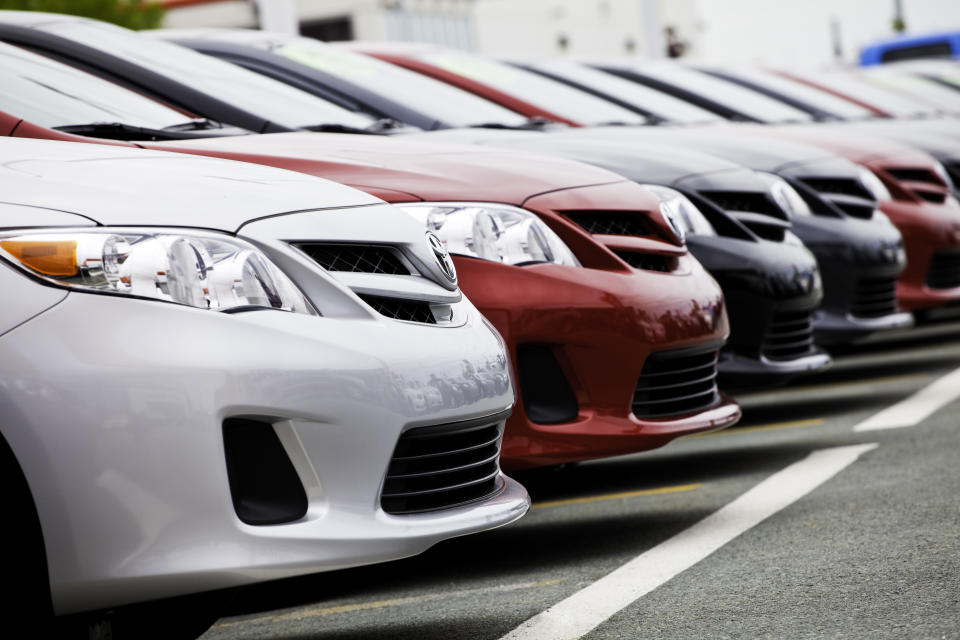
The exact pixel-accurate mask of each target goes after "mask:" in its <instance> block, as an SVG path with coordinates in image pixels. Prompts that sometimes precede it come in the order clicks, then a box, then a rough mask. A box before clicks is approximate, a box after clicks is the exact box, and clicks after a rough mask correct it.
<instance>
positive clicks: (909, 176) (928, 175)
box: [887, 169, 945, 186]
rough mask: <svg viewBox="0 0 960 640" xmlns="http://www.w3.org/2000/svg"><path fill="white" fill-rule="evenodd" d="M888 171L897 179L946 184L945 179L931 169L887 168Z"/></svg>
mask: <svg viewBox="0 0 960 640" xmlns="http://www.w3.org/2000/svg"><path fill="white" fill-rule="evenodd" d="M887 173H889V174H890V175H891V176H893V177H894V178H896V179H897V180H905V181H908V182H926V183H929V184H936V185H940V186H945V185H944V184H943V180H941V179H940V178H939V177H938V176H937V174H935V173H934V172H933V171H930V170H929V169H887Z"/></svg>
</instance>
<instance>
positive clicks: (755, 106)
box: [631, 63, 813, 123]
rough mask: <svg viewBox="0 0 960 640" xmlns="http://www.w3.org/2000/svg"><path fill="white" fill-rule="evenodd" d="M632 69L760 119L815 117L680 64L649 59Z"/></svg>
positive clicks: (807, 119)
mask: <svg viewBox="0 0 960 640" xmlns="http://www.w3.org/2000/svg"><path fill="white" fill-rule="evenodd" d="M631 70H634V71H636V72H637V73H639V74H641V75H644V76H647V77H649V78H653V79H654V80H658V81H660V82H663V83H666V84H669V85H672V86H674V87H677V88H679V89H685V90H686V91H690V92H693V93H695V94H697V95H700V96H703V97H705V98H708V99H710V100H712V101H714V102H717V103H719V104H721V105H723V106H725V107H729V108H731V109H734V110H736V111H739V112H740V113H742V114H744V115H746V116H749V117H750V118H753V119H754V120H758V121H760V122H767V123H778V122H810V121H812V120H813V118H812V117H811V116H810V114H808V113H805V112H803V111H800V110H799V109H795V108H793V107H791V106H788V105H786V104H784V103H782V102H780V101H779V100H774V99H773V98H768V97H767V96H765V95H763V94H761V93H759V92H757V91H754V90H752V89H747V88H745V87H741V86H740V85H737V84H734V83H733V82H729V81H727V80H721V79H720V78H715V77H713V76H709V75H707V74H705V73H701V72H699V71H695V70H694V69H689V68H687V67H684V66H682V65H679V64H671V63H667V64H660V63H650V64H643V65H641V66H639V67H637V68H636V69H631Z"/></svg>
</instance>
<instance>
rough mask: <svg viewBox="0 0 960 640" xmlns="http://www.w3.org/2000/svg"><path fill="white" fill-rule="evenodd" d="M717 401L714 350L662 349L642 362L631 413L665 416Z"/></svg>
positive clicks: (715, 354)
mask: <svg viewBox="0 0 960 640" xmlns="http://www.w3.org/2000/svg"><path fill="white" fill-rule="evenodd" d="M718 400H719V395H718V394H717V350H716V349H706V350H693V351H691V350H688V349H680V350H677V351H661V352H659V353H651V354H650V355H649V356H648V357H647V361H646V362H645V363H644V364H643V370H642V371H641V372H640V379H639V380H637V388H636V390H635V391H634V393H633V415H635V416H637V417H638V418H665V417H669V416H676V415H682V414H687V413H693V412H695V411H700V410H703V409H707V408H709V407H711V406H713V405H714V404H716V403H717V401H718Z"/></svg>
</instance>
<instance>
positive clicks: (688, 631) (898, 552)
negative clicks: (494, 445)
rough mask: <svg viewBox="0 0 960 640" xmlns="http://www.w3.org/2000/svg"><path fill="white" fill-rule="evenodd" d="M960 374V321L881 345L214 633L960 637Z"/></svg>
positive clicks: (592, 639) (554, 476)
mask: <svg viewBox="0 0 960 640" xmlns="http://www.w3.org/2000/svg"><path fill="white" fill-rule="evenodd" d="M958 368H960V322H958V321H952V322H941V323H939V324H935V325H930V326H925V327H920V328H916V329H913V330H910V331H901V332H898V333H897V334H891V335H887V336H884V337H880V338H873V339H870V340H868V341H866V342H865V343H864V344H861V345H858V346H855V347H852V348H847V349H845V350H844V352H843V353H841V354H839V355H838V356H837V361H836V364H835V366H834V367H833V368H832V369H831V370H830V371H827V372H825V373H822V374H819V375H817V376H814V377H809V378H805V379H801V380H798V381H795V382H794V383H793V384H791V385H789V386H787V387H784V388H780V389H774V390H767V391H762V392H753V393H743V394H740V395H739V396H737V397H738V400H739V401H740V402H741V404H742V406H743V408H744V418H743V420H742V421H741V422H740V424H739V425H738V426H736V427H734V428H732V429H728V430H726V431H722V432H717V433H712V434H706V435H700V436H693V437H686V438H682V439H680V440H677V441H675V442H673V443H671V444H669V445H667V446H666V447H664V448H662V449H660V450H657V451H653V452H647V453H644V454H638V455H633V456H624V457H620V458H615V459H608V460H603V461H596V462H590V463H584V464H579V465H575V466H572V467H567V468H561V469H546V470H538V471H534V472H528V473H524V474H522V475H521V474H518V475H517V476H516V477H517V478H518V479H519V480H520V481H521V482H523V483H524V484H525V485H526V486H527V488H528V490H529V491H530V493H531V496H532V497H533V499H534V508H533V509H531V511H530V513H529V514H528V515H527V516H525V517H524V518H523V519H522V520H520V521H519V522H517V523H515V524H513V525H510V526H507V527H504V528H502V529H498V530H495V531H492V532H488V533H484V534H480V535H474V536H469V537H464V538H458V539H454V540H449V541H447V542H444V543H441V544H439V545H437V546H436V547H434V548H433V549H431V550H429V551H428V552H426V553H424V554H422V555H420V556H417V557H414V558H409V559H406V560H401V561H397V562H392V563H387V564H382V565H376V566H371V567H363V568H359V569H351V570H345V571H337V572H332V573H326V574H319V575H315V576H309V577H305V578H299V579H296V580H286V581H282V582H278V583H274V584H269V585H264V586H260V587H257V588H254V589H249V590H247V591H245V592H242V593H240V594H239V595H238V597H237V599H236V601H235V602H234V604H233V605H232V606H233V610H232V611H231V612H230V613H232V614H233V615H229V616H227V617H224V618H222V619H221V620H219V621H218V623H217V624H216V625H215V626H214V627H213V628H212V629H210V631H208V632H207V633H206V634H205V635H204V636H203V638H204V640H228V639H230V640H232V639H241V638H251V639H252V638H257V639H263V640H266V639H270V640H272V639H277V640H279V639H285V640H292V639H297V640H307V639H310V640H334V639H336V640H360V639H364V640H381V639H383V640H386V639H388V638H389V639H391V640H403V639H410V640H439V639H448V638H457V639H460V638H469V639H474V638H475V639H478V640H498V639H500V638H504V637H505V636H507V637H509V638H510V639H511V640H539V639H541V638H562V637H570V638H575V637H584V638H588V639H589V640H600V639H614V638H618V639H619V638H696V639H698V640H700V639H703V638H897V639H901V638H936V639H941V638H960V448H958V437H960V400H956V399H955V397H956V396H957V395H960V386H957V392H956V393H955V392H954V390H953V387H954V386H955V385H954V383H953V382H952V381H953V378H944V376H947V375H949V374H950V373H951V372H953V371H955V370H957V369H958ZM938 380H941V381H943V380H946V383H944V382H941V383H940V385H939V387H937V386H936V382H937V381H938ZM931 385H934V387H931ZM957 385H960V380H958V382H957ZM924 389H926V390H927V391H923V390H924ZM931 389H932V391H931ZM918 392H921V393H920V395H919V396H917V395H916V394H917V393H918ZM898 403H906V404H899V405H898ZM891 406H899V407H900V411H899V413H897V412H894V414H890V413H889V412H888V414H886V415H888V417H889V416H890V415H894V418H893V422H895V423H897V426H896V427H895V428H882V429H874V428H873V427H871V425H876V424H878V422H877V421H876V416H877V414H878V413H880V412H883V411H885V410H888V409H889V408H890V407H891ZM931 411H932V412H931ZM928 412H930V415H928V416H926V417H922V416H924V415H926V413H928ZM904 416H907V418H908V419H907V420H906V422H909V421H910V417H911V416H912V417H913V418H915V419H916V418H918V417H922V419H919V422H917V424H915V425H901V424H900V423H901V422H904V420H903V417H904ZM871 420H872V422H871ZM888 422H889V420H888ZM858 425H859V427H858ZM864 427H866V428H867V429H869V430H858V429H862V428H864Z"/></svg>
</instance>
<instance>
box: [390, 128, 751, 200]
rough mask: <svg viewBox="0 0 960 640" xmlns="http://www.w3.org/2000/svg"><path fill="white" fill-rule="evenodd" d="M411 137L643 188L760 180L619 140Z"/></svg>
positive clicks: (491, 134)
mask: <svg viewBox="0 0 960 640" xmlns="http://www.w3.org/2000/svg"><path fill="white" fill-rule="evenodd" d="M412 135H413V137H415V138H418V139H426V140H441V141H450V142H461V143H464V142H467V143H471V144H478V145H485V146H498V147H502V148H510V149H523V150H525V151H533V152H537V153H546V154H549V155H559V156H563V157H565V158H570V159H573V160H579V161H581V162H586V163H589V164H592V165H594V166H598V167H603V168H604V169H608V170H610V171H614V172H616V173H618V174H620V175H622V176H624V177H627V178H630V179H631V180H633V181H635V182H641V183H644V182H648V183H652V184H661V185H667V186H674V185H676V184H677V183H678V182H680V181H682V180H684V179H686V178H690V177H693V176H701V175H705V174H720V173H722V174H724V175H725V176H727V177H729V179H730V180H736V181H738V182H749V181H750V180H751V179H753V180H756V178H755V177H754V176H753V174H752V173H751V172H750V171H748V170H746V169H745V168H743V167H742V166H740V165H738V164H734V163H733V162H730V161H729V160H725V159H723V158H718V157H715V156H711V155H708V154H706V153H699V152H697V151H693V150H691V149H680V148H676V147H675V146H672V145H669V144H666V143H665V142H659V141H649V142H648V141H643V140H634V139H629V140H616V139H612V138H609V137H606V136H604V137H600V138H597V139H594V138H589V137H580V136H577V137H568V136H559V135H555V134H550V133H536V132H529V131H503V130H496V129H445V130H442V131H435V132H429V133H424V134H412ZM409 137H410V136H407V138H409ZM405 139H406V138H405ZM758 188H759V189H761V190H763V189H764V188H765V187H764V186H762V185H761V186H759V187H758Z"/></svg>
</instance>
